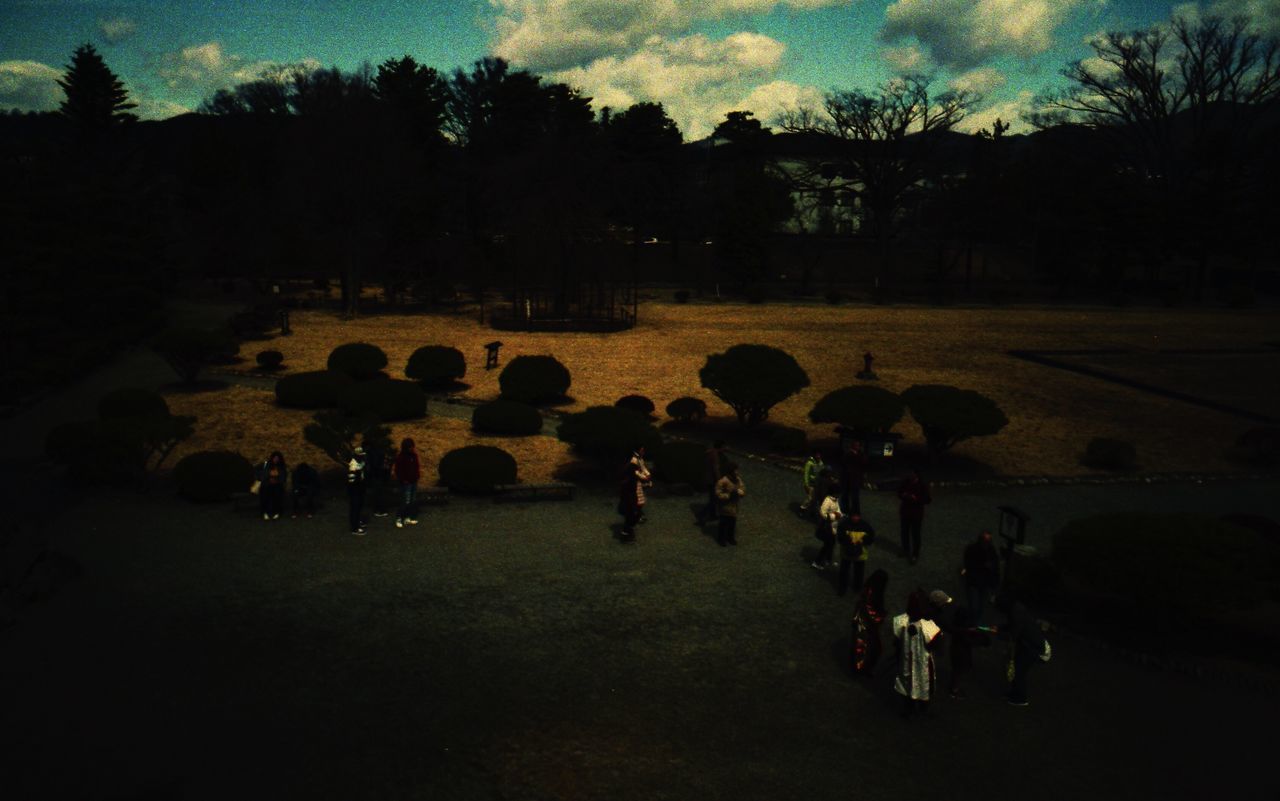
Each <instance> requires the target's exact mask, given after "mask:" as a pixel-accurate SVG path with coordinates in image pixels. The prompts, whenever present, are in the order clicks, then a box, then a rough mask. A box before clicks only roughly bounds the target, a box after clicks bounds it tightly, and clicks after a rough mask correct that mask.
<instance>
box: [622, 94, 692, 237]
mask: <svg viewBox="0 0 1280 801" xmlns="http://www.w3.org/2000/svg"><path fill="white" fill-rule="evenodd" d="M602 129H603V133H604V138H605V142H606V144H607V146H608V149H609V154H610V156H609V158H610V163H609V168H608V169H609V179H608V182H609V190H610V195H611V203H610V206H611V216H612V217H613V218H614V219H615V220H616V221H617V222H620V223H622V224H624V225H626V226H628V227H629V228H631V230H632V240H633V242H634V243H635V245H636V246H637V247H639V245H640V243H641V242H642V241H643V240H644V239H645V237H648V236H650V235H654V236H660V237H663V238H669V239H672V240H674V239H676V227H677V221H678V220H679V219H680V216H681V211H680V206H681V197H680V195H681V185H680V178H681V166H680V145H681V142H682V141H683V137H682V136H681V134H680V128H679V127H678V126H677V125H676V123H675V121H674V120H672V119H671V117H670V116H668V115H667V112H666V109H664V108H663V107H662V104H661V103H635V104H633V105H632V106H630V107H629V108H627V109H625V110H623V111H619V112H617V113H612V112H611V113H610V114H608V115H607V117H605V118H604V121H603V123H602Z"/></svg>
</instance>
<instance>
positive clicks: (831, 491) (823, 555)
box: [809, 481, 844, 570]
mask: <svg viewBox="0 0 1280 801" xmlns="http://www.w3.org/2000/svg"><path fill="white" fill-rule="evenodd" d="M843 518H844V512H843V511H842V510H841V509H840V484H839V483H837V482H835V481H831V482H828V483H827V497H825V498H823V499H822V506H820V507H818V524H817V528H816V529H815V530H814V533H815V534H817V536H818V539H820V540H822V548H821V549H820V550H819V551H818V556H817V558H815V559H814V560H813V561H812V562H811V563H810V564H809V567H812V568H813V569H814V570H826V569H827V568H828V567H831V554H832V552H833V551H834V550H835V548H836V534H837V532H839V530H840V521H841V520H842V519H843Z"/></svg>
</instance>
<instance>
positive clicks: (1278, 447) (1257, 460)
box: [1227, 426, 1280, 468]
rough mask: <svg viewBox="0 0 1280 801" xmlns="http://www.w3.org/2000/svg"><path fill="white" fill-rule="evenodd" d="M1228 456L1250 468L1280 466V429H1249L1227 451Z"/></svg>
mask: <svg viewBox="0 0 1280 801" xmlns="http://www.w3.org/2000/svg"><path fill="white" fill-rule="evenodd" d="M1227 456H1228V457H1229V458H1231V459H1233V460H1235V461H1237V462H1241V463H1243V464H1247V465H1249V466H1250V467H1261V468H1268V467H1275V466H1277V465H1280V428H1275V427H1270V426H1263V427H1261V428H1251V429H1249V430H1248V431H1246V432H1244V433H1243V434H1241V435H1240V437H1239V438H1238V439H1237V440H1236V442H1235V445H1234V446H1232V447H1231V448H1228V449H1227Z"/></svg>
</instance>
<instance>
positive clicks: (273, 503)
mask: <svg viewBox="0 0 1280 801" xmlns="http://www.w3.org/2000/svg"><path fill="white" fill-rule="evenodd" d="M258 480H259V481H261V482H262V485H261V487H259V489H258V502H259V504H260V505H261V507H262V519H263V520H279V519H280V513H281V512H282V511H283V510H284V488H285V485H286V484H287V483H288V481H289V466H288V465H286V464H285V461H284V454H283V453H281V452H280V451H273V452H272V453H271V455H270V456H268V457H267V460H266V461H265V462H263V463H262V464H261V465H260V466H259V467H258Z"/></svg>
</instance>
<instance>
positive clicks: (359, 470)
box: [347, 445, 365, 537]
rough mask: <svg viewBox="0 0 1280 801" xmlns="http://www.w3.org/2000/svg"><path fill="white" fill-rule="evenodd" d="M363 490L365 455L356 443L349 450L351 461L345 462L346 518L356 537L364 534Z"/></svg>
mask: <svg viewBox="0 0 1280 801" xmlns="http://www.w3.org/2000/svg"><path fill="white" fill-rule="evenodd" d="M364 491H365V455H364V448H363V447H362V446H360V445H357V446H356V447H355V449H354V450H353V451H352V452H351V461H349V462H347V519H348V522H350V523H351V533H352V534H354V535H356V536H357V537H363V536H364V520H362V519H361V513H362V512H363V511H364Z"/></svg>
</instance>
